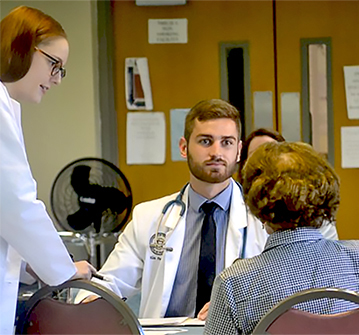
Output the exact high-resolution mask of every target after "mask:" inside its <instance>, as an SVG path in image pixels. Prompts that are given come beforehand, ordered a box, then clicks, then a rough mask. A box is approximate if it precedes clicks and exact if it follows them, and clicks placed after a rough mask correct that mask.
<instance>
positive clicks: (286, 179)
mask: <svg viewBox="0 0 359 335" xmlns="http://www.w3.org/2000/svg"><path fill="white" fill-rule="evenodd" d="M242 172H243V192H244V197H245V201H246V203H247V205H248V207H249V209H250V211H251V212H252V213H253V214H254V215H255V216H256V217H257V218H258V219H260V220H261V221H262V222H265V223H267V224H268V226H270V227H271V228H272V229H273V230H274V231H276V230H286V229H295V228H297V227H315V228H318V227H320V226H321V225H322V223H323V221H324V220H326V221H328V222H334V221H335V215H336V212H337V210H338V206H339V202H340V194H339V186H340V182H339V177H338V175H337V174H336V173H335V171H334V169H333V168H332V167H331V166H330V164H329V163H328V162H327V161H326V159H324V158H323V157H322V156H321V155H320V154H318V153H317V152H316V151H315V150H314V149H313V148H312V147H311V146H310V145H308V144H305V143H300V142H297V143H288V142H282V143H277V142H268V143H265V144H263V145H261V146H260V147H259V148H258V149H257V150H255V152H254V153H253V154H252V155H251V156H250V157H249V158H248V161H247V164H246V165H245V167H244V169H243V171H242Z"/></svg>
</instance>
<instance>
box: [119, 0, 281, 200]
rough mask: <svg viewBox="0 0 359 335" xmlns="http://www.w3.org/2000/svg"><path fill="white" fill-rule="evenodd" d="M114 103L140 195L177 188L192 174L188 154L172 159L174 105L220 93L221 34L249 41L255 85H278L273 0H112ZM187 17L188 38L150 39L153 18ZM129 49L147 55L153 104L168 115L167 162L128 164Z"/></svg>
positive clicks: (127, 169) (126, 169)
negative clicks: (172, 2) (179, 1)
mask: <svg viewBox="0 0 359 335" xmlns="http://www.w3.org/2000/svg"><path fill="white" fill-rule="evenodd" d="M112 5H113V14H114V35H115V63H116V69H115V70H116V77H115V80H116V88H115V89H116V91H115V92H116V109H117V113H118V130H119V157H120V162H119V166H120V169H121V170H122V171H123V173H124V174H125V175H126V177H127V178H128V179H129V182H130V184H131V187H132V189H133V194H134V203H135V204H137V203H139V202H142V201H145V200H150V199H154V198H157V197H161V196H163V195H165V194H169V193H173V192H175V191H177V190H179V189H180V188H181V187H182V185H184V184H185V183H186V182H187V180H188V177H189V176H188V169H187V163H186V162H172V161H171V152H170V132H169V129H170V119H169V110H170V109H172V108H190V107H192V106H193V105H194V104H195V103H197V102H198V101H200V100H202V99H209V98H219V97H220V60H219V42H240V41H250V64H251V69H250V71H251V86H252V90H253V91H254V90H263V91H268V90H269V91H273V86H274V79H273V78H274V70H273V66H274V65H273V64H274V62H273V40H272V3H271V1H259V2H257V1H191V0H189V1H188V3H187V4H186V5H184V6H161V7H158V6H157V7H138V6H136V5H135V3H134V1H114V2H113V3H112ZM150 18H151V19H160V18H165V19H169V18H187V19H188V43H187V44H162V45H161V44H154V45H150V44H149V43H148V32H147V24H148V19H150ZM126 57H147V58H148V62H149V72H150V80H151V86H152V96H153V102H154V111H162V112H164V113H165V115H166V122H167V134H166V136H167V140H166V146H167V152H166V162H165V164H164V165H131V166H129V165H127V164H126V113H127V109H126V104H125V87H124V63H125V58H126Z"/></svg>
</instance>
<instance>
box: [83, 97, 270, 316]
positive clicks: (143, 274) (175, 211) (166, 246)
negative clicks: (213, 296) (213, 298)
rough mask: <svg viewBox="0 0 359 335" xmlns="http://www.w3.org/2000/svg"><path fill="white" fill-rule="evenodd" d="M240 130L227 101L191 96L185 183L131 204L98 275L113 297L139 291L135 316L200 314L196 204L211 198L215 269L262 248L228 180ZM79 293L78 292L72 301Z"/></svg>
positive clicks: (258, 231) (262, 237) (258, 229)
mask: <svg viewBox="0 0 359 335" xmlns="http://www.w3.org/2000/svg"><path fill="white" fill-rule="evenodd" d="M240 134H241V128H240V119H239V113H238V111H237V109H236V108H235V107H233V106H232V105H230V104H229V103H227V102H225V101H223V100H218V99H214V100H205V101H201V102H199V103H198V104H197V105H195V106H194V107H193V108H192V109H191V111H190V112H189V113H188V115H187V117H186V122H185V134H184V137H183V138H181V140H180V143H179V147H180V151H181V155H182V156H183V157H184V158H186V159H187V162H188V166H189V170H190V182H189V184H188V185H186V186H185V187H184V188H183V189H182V190H181V192H179V193H175V194H172V195H170V196H166V197H164V198H161V199H156V200H153V201H149V202H145V203H142V204H139V205H137V206H136V207H135V208H134V210H133V215H132V221H131V222H130V223H129V224H128V225H127V227H126V229H125V231H124V232H123V233H122V234H121V235H120V236H119V239H118V243H117V244H116V246H115V248H114V250H113V251H112V253H111V254H110V255H109V257H108V259H107V261H106V262H105V264H104V265H103V267H102V269H101V270H100V273H101V274H103V275H104V276H105V278H106V279H107V282H104V281H102V282H101V283H102V284H104V285H106V286H108V287H109V288H110V289H112V290H113V291H114V292H115V293H117V294H118V295H120V296H121V297H131V296H133V295H135V294H136V293H138V292H140V293H141V302H140V310H139V317H141V318H158V317H166V316H168V317H171V316H189V317H194V316H197V315H198V312H199V310H200V309H202V311H201V312H200V314H199V316H200V317H201V318H205V317H206V314H207V310H208V305H209V303H208V302H209V297H208V298H207V300H204V301H205V302H206V303H205V304H204V305H203V304H202V305H201V306H200V308H198V307H199V306H198V300H197V289H198V287H197V278H198V271H199V268H200V266H199V263H200V261H199V259H200V250H201V229H202V223H203V221H204V216H205V214H204V213H203V210H202V209H201V206H202V204H204V203H206V202H215V203H216V204H217V208H216V209H215V211H214V220H215V225H216V227H215V230H216V237H215V239H216V242H215V245H216V252H215V264H216V266H215V274H218V273H220V272H221V271H222V270H223V269H224V268H226V267H228V266H230V265H231V264H232V263H233V261H234V260H235V259H237V258H239V257H241V258H244V257H245V258H248V257H252V256H255V255H258V254H260V253H261V252H262V250H263V247H264V245H265V242H266V239H267V234H266V232H265V231H264V230H263V229H262V224H261V223H259V221H257V220H254V219H253V217H252V216H251V215H248V212H247V210H246V206H245V204H244V201H243V196H242V191H241V187H240V186H239V184H237V183H236V182H235V181H234V180H233V179H232V178H231V176H232V175H233V173H234V172H235V169H236V164H237V162H238V161H239V159H240V150H241V141H240ZM176 199H177V202H176V204H173V205H172V206H169V208H168V209H167V211H166V212H165V213H164V215H162V213H163V211H164V208H165V206H166V205H167V204H169V203H170V202H171V201H174V200H176ZM179 201H181V202H183V203H182V205H181V204H180V202H179ZM183 210H184V211H183ZM182 211H183V212H182ZM181 212H182V213H181ZM95 280H96V279H95ZM84 297H85V294H84V293H80V295H79V296H78V300H82V299H84ZM92 299H93V297H90V298H87V299H85V300H83V301H84V302H85V301H90V300H92ZM202 301H203V299H202Z"/></svg>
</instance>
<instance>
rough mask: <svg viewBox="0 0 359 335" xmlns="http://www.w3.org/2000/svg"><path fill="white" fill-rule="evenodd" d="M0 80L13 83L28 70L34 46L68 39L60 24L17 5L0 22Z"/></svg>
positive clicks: (44, 15)
mask: <svg viewBox="0 0 359 335" xmlns="http://www.w3.org/2000/svg"><path fill="white" fill-rule="evenodd" d="M0 31H1V34H0V45H1V48H0V56H1V62H0V80H1V81H2V82H15V81H18V80H20V79H21V78H22V77H24V76H25V75H26V73H27V72H28V71H29V69H30V66H31V62H32V57H33V55H34V52H35V46H38V45H39V44H40V43H46V40H50V39H51V38H55V37H63V38H66V39H67V36H66V33H65V31H64V29H63V28H62V26H61V25H60V23H58V22H57V21H56V20H54V19H53V18H52V17H51V16H49V15H46V14H44V13H43V12H41V11H40V10H38V9H35V8H31V7H26V6H20V7H17V8H15V9H14V10H13V11H11V12H10V13H9V14H8V15H7V16H6V17H5V18H4V19H3V20H2V21H1V23H0Z"/></svg>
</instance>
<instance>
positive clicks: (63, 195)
mask: <svg viewBox="0 0 359 335" xmlns="http://www.w3.org/2000/svg"><path fill="white" fill-rule="evenodd" d="M80 166H87V167H89V168H90V169H89V178H88V180H89V183H90V184H91V185H100V186H101V187H104V188H108V189H111V188H114V189H117V190H119V191H120V192H122V193H123V194H124V195H125V196H126V197H127V206H126V208H125V210H124V211H123V212H122V213H119V214H116V213H113V212H111V210H109V209H107V211H104V212H103V213H102V217H101V223H100V224H101V230H100V233H102V234H103V233H109V232H118V231H120V230H122V229H123V228H124V226H125V225H126V223H127V220H128V218H129V216H130V214H131V210H132V204H133V199H132V192H131V188H130V184H129V182H128V181H127V179H126V177H125V176H124V174H123V173H122V172H121V170H120V169H119V168H118V167H117V166H115V165H114V164H112V163H110V162H108V161H106V160H104V159H101V158H92V157H87V158H82V159H78V160H75V161H73V162H71V163H69V164H68V165H66V166H65V167H64V168H63V169H62V170H61V171H60V172H59V173H58V175H57V176H56V178H55V180H54V182H53V185H52V188H51V199H50V200H51V209H52V212H53V214H54V217H55V219H56V221H57V223H58V224H59V225H60V227H61V228H62V229H64V230H65V231H72V232H79V230H76V229H74V228H73V227H71V226H70V225H69V223H68V220H67V218H68V216H69V215H71V214H74V213H75V212H77V211H78V210H79V209H80V204H79V195H78V194H77V193H76V192H75V190H74V188H73V186H72V185H71V176H72V174H73V171H74V169H75V168H76V167H80ZM91 229H93V228H91V226H90V227H88V228H86V229H84V230H81V232H85V233H86V231H87V230H91Z"/></svg>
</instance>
